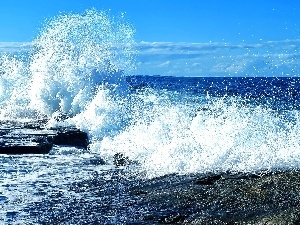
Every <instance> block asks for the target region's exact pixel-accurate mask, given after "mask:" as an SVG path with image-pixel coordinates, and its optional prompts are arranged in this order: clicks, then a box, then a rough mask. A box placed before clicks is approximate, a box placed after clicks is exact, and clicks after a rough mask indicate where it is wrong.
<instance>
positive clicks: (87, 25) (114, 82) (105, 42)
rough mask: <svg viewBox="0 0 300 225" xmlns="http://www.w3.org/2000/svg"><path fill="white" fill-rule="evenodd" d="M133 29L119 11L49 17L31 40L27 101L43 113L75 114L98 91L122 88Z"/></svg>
mask: <svg viewBox="0 0 300 225" xmlns="http://www.w3.org/2000/svg"><path fill="white" fill-rule="evenodd" d="M133 35H134V30H133V28H132V27H131V26H130V25H129V24H128V23H126V22H125V19H124V18H123V16H121V17H120V19H119V20H118V21H116V19H114V18H112V17H110V16H109V15H108V14H107V13H105V12H98V11H96V10H87V11H86V12H85V13H84V14H82V15H81V14H68V15H62V16H58V17H57V18H54V19H53V20H50V22H48V24H47V25H46V26H45V28H44V29H43V31H42V32H41V34H40V35H39V36H38V37H37V38H36V39H35V41H34V42H33V45H34V53H33V54H32V56H31V62H30V72H31V74H32V83H31V89H30V92H29V95H30V98H31V100H32V101H31V107H32V108H34V109H36V110H42V112H43V113H44V114H47V115H51V114H52V113H54V112H56V111H60V112H61V113H66V114H69V115H76V114H77V113H79V112H82V111H83V110H85V109H86V108H87V105H88V103H89V102H91V101H92V100H93V98H94V96H95V95H97V94H96V93H97V92H101V91H103V90H104V89H106V88H110V90H114V91H115V92H116V91H118V92H119V93H121V92H126V87H124V86H125V81H124V75H128V74H129V73H130V72H131V71H132V69H133V67H134V55H135V53H136V52H135V50H134V49H133V45H134V39H133ZM100 85H105V87H104V86H102V88H99V86H100ZM116 89H117V90H116Z"/></svg>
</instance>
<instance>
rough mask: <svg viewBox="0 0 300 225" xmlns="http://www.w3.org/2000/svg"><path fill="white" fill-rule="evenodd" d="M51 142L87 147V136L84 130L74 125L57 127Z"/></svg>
mask: <svg viewBox="0 0 300 225" xmlns="http://www.w3.org/2000/svg"><path fill="white" fill-rule="evenodd" d="M53 144H56V145H70V146H76V147H83V148H87V146H88V136H87V134H86V133H85V132H82V131H80V130H79V129H77V128H74V127H71V128H70V127H68V128H59V129H58V130H57V133H56V135H55V136H54V137H53Z"/></svg>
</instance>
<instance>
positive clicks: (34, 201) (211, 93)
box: [0, 10, 300, 224]
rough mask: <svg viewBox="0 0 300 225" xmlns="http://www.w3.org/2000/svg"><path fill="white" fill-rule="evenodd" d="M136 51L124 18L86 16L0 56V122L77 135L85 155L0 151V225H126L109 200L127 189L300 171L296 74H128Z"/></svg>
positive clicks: (299, 82) (65, 149)
mask: <svg viewBox="0 0 300 225" xmlns="http://www.w3.org/2000/svg"><path fill="white" fill-rule="evenodd" d="M137 54H138V50H136V49H135V42H134V28H133V27H132V26H131V25H130V24H129V23H128V22H127V21H126V20H125V19H123V18H118V20H117V19H116V18H112V17H111V16H109V15H108V14H107V13H106V12H99V11H96V10H87V11H86V12H85V13H84V14H80V15H79V14H67V15H60V16H57V17H55V18H53V19H49V20H48V21H47V24H46V25H45V27H44V28H43V29H42V30H41V33H40V34H39V35H38V36H37V37H36V39H35V40H34V41H33V42H32V49H31V50H30V51H28V52H26V53H24V52H22V53H19V54H3V55H2V56H1V58H0V76H1V77H0V119H1V120H3V121H7V120H13V121H37V120H40V119H45V118H46V120H47V123H46V124H44V125H43V126H45V127H58V126H66V127H68V126H76V127H77V128H79V129H80V130H82V131H84V132H86V133H87V134H88V137H89V147H88V149H83V148H76V147H70V146H54V147H53V149H52V150H51V151H50V153H49V154H46V155H13V156H12V155H0V223H1V224H127V223H126V215H128V213H129V211H128V210H127V211H126V210H125V209H124V207H126V206H125V205H124V204H125V202H127V203H128V199H127V198H126V195H122V194H120V193H123V191H124V190H125V189H126V187H128V185H129V186H130V185H133V184H134V183H135V182H140V181H143V182H147V181H148V180H152V179H158V178H160V177H165V176H167V175H170V174H178V175H183V176H188V175H189V174H210V173H214V174H216V173H224V172H226V173H241V172H242V173H253V174H255V173H262V172H266V173H267V172H270V171H271V172H276V171H290V170H297V169H300V134H299V129H300V111H299V110H300V78H297V77H282V76H281V77H276V76H275V77H267V76H264V75H265V74H261V76H260V77H186V76H185V74H182V76H181V77H178V76H177V77H172V76H163V75H161V76H159V75H156V76H154V75H152V76H149V75H132V74H134V69H135V67H136V65H135V56H136V55H137ZM61 115H63V118H65V119H64V120H57V117H59V116H61ZM116 154H119V155H121V156H122V157H123V158H124V160H125V163H124V164H122V165H116V163H115V156H116ZM91 187H92V188H93V190H94V189H97V194H95V192H93V191H91V189H89V188H91ZM80 190H81V191H80ZM82 190H85V191H82ZM89 209H93V210H89ZM84 210H86V213H84V212H83V211H84ZM125 211H126V212H125ZM126 213H127V214H126ZM132 213H133V212H132ZM140 213H141V214H143V212H140ZM131 222H132V221H131ZM132 224H133V222H132ZM136 224H138V223H136Z"/></svg>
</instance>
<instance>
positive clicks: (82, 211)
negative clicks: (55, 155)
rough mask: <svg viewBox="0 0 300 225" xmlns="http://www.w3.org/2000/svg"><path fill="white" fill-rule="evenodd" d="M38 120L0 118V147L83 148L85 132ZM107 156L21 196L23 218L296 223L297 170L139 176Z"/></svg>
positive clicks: (120, 159) (299, 203)
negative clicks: (59, 184)
mask: <svg viewBox="0 0 300 225" xmlns="http://www.w3.org/2000/svg"><path fill="white" fill-rule="evenodd" d="M41 124H44V122H43V121H37V122H28V123H25V122H24V123H20V122H11V121H5V122H1V123H0V134H1V138H0V154H47V153H48V152H49V151H50V150H51V148H52V146H53V145H68V146H76V147H80V148H87V145H88V137H87V134H86V133H84V132H82V131H80V130H78V129H76V128H75V127H68V128H63V127H59V128H49V129H46V128H43V126H42V125H41ZM86 163H87V164H89V165H90V166H92V167H99V168H101V166H103V165H104V164H105V162H104V161H103V160H102V159H101V158H97V156H95V158H94V159H89V161H88V162H86ZM114 163H115V165H114V166H112V165H111V169H109V170H103V171H102V172H101V174H100V173H98V172H96V170H94V171H93V170H91V172H90V173H91V174H90V176H88V177H87V178H86V179H84V180H81V181H80V182H78V181H76V182H70V184H68V186H66V188H67V189H66V190H63V191H59V190H58V191H57V192H51V193H45V192H44V190H41V195H44V196H45V198H43V200H42V201H36V202H30V203H28V205H27V206H26V207H25V208H24V215H27V216H25V218H26V220H28V221H33V222H34V223H36V224H78V223H79V221H80V224H218V225H219V224H253V225H254V224H255V225H256V224H276V225H277V224H300V172H299V171H277V172H261V173H256V174H245V173H240V174H233V173H217V174H187V175H178V174H170V175H166V176H162V177H157V178H153V179H145V178H142V177H143V174H142V172H141V171H140V172H139V171H138V169H137V170H134V171H136V172H135V173H137V174H132V173H131V172H130V171H132V170H131V169H130V167H131V166H137V167H138V165H132V164H131V163H130V162H129V159H127V158H126V157H125V156H123V155H122V154H118V153H116V155H115V159H114ZM52 185H53V186H54V187H55V184H52ZM3 201H4V204H5V201H6V200H3ZM9 213H10V212H7V213H6V216H10V214H9ZM15 214H16V215H17V213H15ZM15 214H12V215H11V217H12V218H14V217H15ZM27 217H28V218H27ZM0 221H1V220H0ZM12 221H13V219H12Z"/></svg>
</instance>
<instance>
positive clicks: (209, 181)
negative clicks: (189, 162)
mask: <svg viewBox="0 0 300 225" xmlns="http://www.w3.org/2000/svg"><path fill="white" fill-rule="evenodd" d="M220 179H222V176H221V175H213V176H208V177H203V178H200V179H198V180H196V181H195V184H201V185H213V184H214V183H216V182H217V181H218V180H220Z"/></svg>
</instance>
